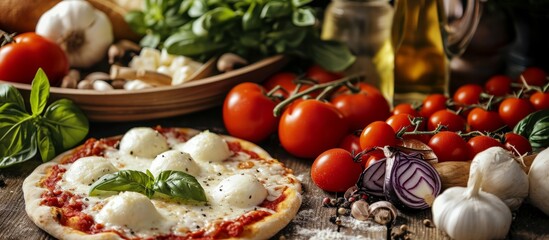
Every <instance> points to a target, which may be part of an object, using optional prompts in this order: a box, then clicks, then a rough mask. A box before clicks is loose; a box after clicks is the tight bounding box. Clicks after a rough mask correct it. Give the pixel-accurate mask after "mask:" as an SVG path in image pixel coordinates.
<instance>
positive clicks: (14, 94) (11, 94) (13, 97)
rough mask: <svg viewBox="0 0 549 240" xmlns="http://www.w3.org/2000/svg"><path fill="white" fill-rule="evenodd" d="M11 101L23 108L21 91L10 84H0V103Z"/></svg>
mask: <svg viewBox="0 0 549 240" xmlns="http://www.w3.org/2000/svg"><path fill="white" fill-rule="evenodd" d="M5 103H13V104H15V105H17V106H18V107H19V108H21V109H22V110H25V102H24V100H23V96H21V93H19V91H18V90H17V88H15V87H14V86H13V85H10V84H0V105H2V104H5Z"/></svg>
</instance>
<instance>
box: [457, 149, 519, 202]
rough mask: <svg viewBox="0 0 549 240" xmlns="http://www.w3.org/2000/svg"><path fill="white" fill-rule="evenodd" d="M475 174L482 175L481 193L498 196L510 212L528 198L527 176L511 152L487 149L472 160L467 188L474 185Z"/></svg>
mask: <svg viewBox="0 0 549 240" xmlns="http://www.w3.org/2000/svg"><path fill="white" fill-rule="evenodd" d="M477 168H478V170H480V171H477ZM476 173H479V174H482V175H483V177H482V183H481V186H480V187H481V189H482V191H485V192H489V193H492V194H494V195H496V196H498V197H499V198H500V199H501V200H503V202H505V204H507V206H508V207H509V208H510V209H511V210H517V209H518V208H519V207H520V205H521V204H522V202H523V201H524V199H525V198H526V197H527V196H528V185H529V184H528V175H526V173H525V172H524V171H523V170H522V168H521V167H520V164H519V163H518V162H517V161H516V160H515V159H514V158H513V155H512V154H511V152H509V151H507V150H505V149H503V148H501V147H491V148H488V149H486V150H484V151H482V152H480V153H478V154H477V155H476V156H475V157H474V158H473V161H472V162H471V169H470V170H469V181H468V182H467V186H472V185H473V184H474V183H473V181H474V179H475V174H476Z"/></svg>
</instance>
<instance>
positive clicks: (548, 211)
mask: <svg viewBox="0 0 549 240" xmlns="http://www.w3.org/2000/svg"><path fill="white" fill-rule="evenodd" d="M548 173H549V148H546V149H545V150H543V151H541V152H540V153H538V155H537V156H536V158H534V162H533V163H532V166H530V172H528V180H529V181H530V195H529V196H528V198H529V200H530V203H531V204H532V205H534V206H535V207H537V208H538V209H539V210H541V211H542V212H543V213H545V215H549V200H548V199H549V184H547V183H549V174H548Z"/></svg>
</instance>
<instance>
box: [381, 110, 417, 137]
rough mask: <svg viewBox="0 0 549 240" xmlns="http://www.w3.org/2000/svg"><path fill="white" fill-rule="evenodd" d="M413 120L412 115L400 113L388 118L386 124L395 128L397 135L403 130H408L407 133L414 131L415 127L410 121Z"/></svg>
mask: <svg viewBox="0 0 549 240" xmlns="http://www.w3.org/2000/svg"><path fill="white" fill-rule="evenodd" d="M412 118H413V117H412V115H410V114H407V113H399V114H396V115H393V116H391V117H389V118H387V120H386V121H385V122H386V123H387V124H389V126H391V127H392V128H393V130H394V131H395V133H397V132H399V131H400V130H401V129H403V128H406V132H409V131H413V130H414V126H412V123H411V122H410V119H412Z"/></svg>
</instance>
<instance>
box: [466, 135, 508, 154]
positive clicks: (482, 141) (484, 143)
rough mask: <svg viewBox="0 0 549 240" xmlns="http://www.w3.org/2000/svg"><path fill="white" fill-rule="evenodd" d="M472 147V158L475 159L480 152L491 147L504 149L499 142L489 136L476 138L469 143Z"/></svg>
mask: <svg viewBox="0 0 549 240" xmlns="http://www.w3.org/2000/svg"><path fill="white" fill-rule="evenodd" d="M467 144H469V147H471V158H473V157H475V156H476V155H477V154H478V153H479V152H482V151H484V150H486V149H488V148H491V147H503V144H501V143H500V142H499V141H498V140H496V139H494V138H492V137H488V136H475V137H472V138H471V139H469V141H467Z"/></svg>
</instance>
